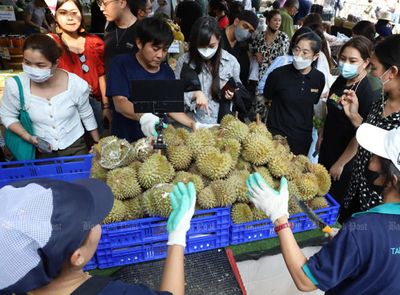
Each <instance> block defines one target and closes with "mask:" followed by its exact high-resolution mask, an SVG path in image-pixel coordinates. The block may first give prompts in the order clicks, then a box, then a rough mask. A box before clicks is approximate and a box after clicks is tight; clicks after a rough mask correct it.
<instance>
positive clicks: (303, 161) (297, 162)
mask: <svg viewBox="0 0 400 295" xmlns="http://www.w3.org/2000/svg"><path fill="white" fill-rule="evenodd" d="M291 162H292V166H293V167H295V169H298V170H299V171H301V173H304V172H308V165H309V163H310V160H309V159H308V158H307V157H306V156H304V155H297V156H296V157H294V158H293V159H292V160H291Z"/></svg>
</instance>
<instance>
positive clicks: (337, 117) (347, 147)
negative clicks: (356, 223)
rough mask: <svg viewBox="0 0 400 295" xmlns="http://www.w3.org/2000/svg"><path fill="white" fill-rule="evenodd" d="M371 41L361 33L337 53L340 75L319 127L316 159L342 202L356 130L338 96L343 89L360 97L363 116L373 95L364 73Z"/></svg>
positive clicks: (337, 197) (337, 198)
mask: <svg viewBox="0 0 400 295" xmlns="http://www.w3.org/2000/svg"><path fill="white" fill-rule="evenodd" d="M372 46H373V45H372V43H371V41H369V40H368V39H367V38H365V37H363V36H358V37H354V38H352V39H350V40H349V41H348V42H346V43H345V44H344V45H343V46H342V48H341V49H340V52H339V67H338V69H339V72H340V76H339V77H338V78H337V79H336V81H335V82H334V83H333V85H332V87H331V89H330V92H329V96H328V99H327V102H326V105H327V110H328V114H327V117H326V120H325V125H324V127H323V129H322V130H320V134H319V138H318V142H319V144H321V147H320V152H319V162H320V163H321V164H322V165H324V166H325V167H326V169H328V171H329V173H330V175H331V177H332V180H333V182H332V186H331V190H330V194H331V195H332V196H333V197H334V198H335V199H336V200H337V201H338V202H339V203H340V204H343V196H344V193H345V192H346V189H347V185H348V183H349V181H350V176H351V171H352V168H353V167H352V163H353V162H352V159H353V157H354V156H355V154H356V152H357V147H358V145H357V141H356V139H355V135H356V129H354V126H353V125H352V123H351V121H350V120H349V118H348V117H347V116H346V114H345V112H344V110H343V107H342V105H341V104H340V97H342V95H343V93H344V91H345V90H354V92H355V94H356V95H357V97H359V98H360V101H359V110H360V115H361V116H362V117H363V119H365V118H366V117H367V114H368V113H369V110H370V109H371V105H372V103H373V102H374V101H375V100H376V98H377V97H376V96H375V95H374V92H373V91H372V89H371V86H370V84H369V81H368V78H367V74H368V67H369V61H370V58H371V50H372Z"/></svg>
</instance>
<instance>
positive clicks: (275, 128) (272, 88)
mask: <svg viewBox="0 0 400 295" xmlns="http://www.w3.org/2000/svg"><path fill="white" fill-rule="evenodd" d="M320 51H321V38H319V37H318V35H317V34H315V33H314V32H309V33H305V34H302V35H300V36H298V37H297V39H296V43H295V46H294V47H293V63H292V64H288V65H286V66H282V67H280V68H277V69H276V70H274V71H273V72H272V73H271V74H270V75H269V76H268V79H267V81H266V83H265V87H264V97H265V98H266V99H267V100H270V101H271V102H272V105H271V108H270V110H269V112H268V118H267V127H268V129H269V130H270V131H271V133H272V134H273V135H276V134H279V135H282V136H285V137H286V138H287V140H288V143H289V146H290V150H291V151H292V152H293V153H294V154H296V155H298V154H303V155H307V153H308V151H309V149H310V145H311V142H312V128H313V115H314V104H317V103H318V101H319V99H320V96H321V93H322V90H323V89H324V85H325V78H324V75H323V74H322V73H321V72H320V71H318V70H317V69H315V68H314V67H313V66H312V64H313V63H314V61H316V60H317V59H318V56H319V53H320Z"/></svg>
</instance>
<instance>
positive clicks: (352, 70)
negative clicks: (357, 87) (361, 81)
mask: <svg viewBox="0 0 400 295" xmlns="http://www.w3.org/2000/svg"><path fill="white" fill-rule="evenodd" d="M358 67H359V65H353V64H349V63H346V62H340V63H339V67H338V69H339V73H340V74H341V75H342V77H343V78H345V79H353V78H355V77H357V76H358Z"/></svg>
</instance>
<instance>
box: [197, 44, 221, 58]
mask: <svg viewBox="0 0 400 295" xmlns="http://www.w3.org/2000/svg"><path fill="white" fill-rule="evenodd" d="M217 50H218V47H215V48H210V47H206V48H197V51H198V52H199V53H200V55H201V57H202V58H204V59H206V60H209V59H211V58H212V57H213V56H214V55H215V53H216V52H217Z"/></svg>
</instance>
